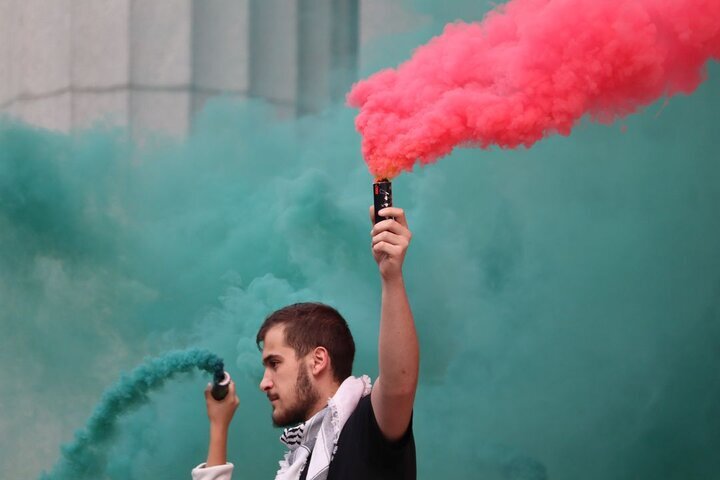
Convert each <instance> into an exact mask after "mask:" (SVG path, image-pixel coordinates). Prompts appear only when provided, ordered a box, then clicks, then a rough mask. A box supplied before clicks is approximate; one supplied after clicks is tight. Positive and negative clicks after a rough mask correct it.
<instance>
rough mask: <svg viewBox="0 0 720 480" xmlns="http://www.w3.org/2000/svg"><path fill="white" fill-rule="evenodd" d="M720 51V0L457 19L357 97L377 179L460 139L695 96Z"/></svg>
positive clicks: (561, 125) (543, 5)
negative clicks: (473, 20) (475, 20)
mask: <svg viewBox="0 0 720 480" xmlns="http://www.w3.org/2000/svg"><path fill="white" fill-rule="evenodd" d="M711 58H712V59H716V60H717V59H720V0H513V1H511V2H509V3H507V4H506V5H503V6H501V7H499V8H497V9H496V10H494V11H492V12H490V13H489V14H488V15H487V16H486V17H485V19H484V20H483V21H482V23H475V24H465V23H461V22H458V23H455V24H449V25H447V26H446V27H445V31H444V32H443V34H442V35H440V36H438V37H435V38H433V39H432V40H431V41H430V42H429V43H427V44H426V45H423V46H422V47H420V48H418V49H417V50H416V51H415V54H414V55H413V57H412V58H411V59H410V60H409V61H407V62H405V63H404V64H402V65H400V66H399V67H398V68H397V69H396V70H393V69H387V70H383V71H381V72H379V73H377V74H375V75H373V76H371V77H370V78H369V79H367V80H363V81H361V82H359V83H357V84H356V85H355V86H354V87H353V89H352V91H351V92H350V93H349V94H348V103H349V104H350V105H352V106H354V107H359V108H360V113H359V114H358V116H357V119H356V121H355V125H356V127H357V129H358V131H360V133H361V134H362V136H363V155H364V156H365V160H366V161H367V163H368V166H369V168H370V172H371V173H372V174H373V175H375V176H376V177H378V178H380V177H388V178H391V177H393V176H395V175H397V174H398V173H400V172H401V171H402V170H411V169H412V168H413V165H414V164H415V162H416V161H418V160H419V161H420V162H422V163H429V162H432V161H434V160H436V159H437V158H439V157H441V156H443V155H447V154H448V153H450V152H451V151H452V149H453V148H454V147H455V146H457V145H463V146H467V145H473V146H480V147H488V146H490V145H493V144H494V145H499V146H501V147H508V148H513V147H517V146H519V145H524V146H526V147H529V146H531V145H532V144H533V143H535V142H537V141H538V140H540V139H541V138H543V137H544V136H545V135H549V134H552V133H560V134H561V135H568V134H569V133H570V130H571V129H572V127H573V125H575V123H576V122H577V121H578V120H579V119H580V118H581V117H582V116H583V115H585V114H586V113H589V114H590V115H591V116H592V117H593V118H595V119H596V120H599V121H604V122H609V121H612V120H613V119H615V118H617V117H622V116H625V115H628V114H630V113H632V112H634V111H636V110H637V109H638V108H639V107H642V106H644V105H648V104H649V103H651V102H653V101H654V100H656V99H658V98H659V97H661V96H664V95H665V96H672V95H675V94H677V93H686V94H687V93H690V92H692V91H693V90H694V89H695V88H696V87H697V86H698V85H699V84H700V82H702V80H703V79H704V76H705V69H704V64H705V63H706V62H707V61H708V60H709V59H711Z"/></svg>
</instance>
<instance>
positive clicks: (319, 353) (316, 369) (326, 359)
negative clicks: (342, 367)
mask: <svg viewBox="0 0 720 480" xmlns="http://www.w3.org/2000/svg"><path fill="white" fill-rule="evenodd" d="M310 362H311V364H310V368H311V370H312V374H313V375H319V374H321V373H322V372H323V371H325V370H328V369H329V368H330V354H329V353H328V351H327V349H326V348H325V347H315V349H314V350H313V351H312V355H311V356H310Z"/></svg>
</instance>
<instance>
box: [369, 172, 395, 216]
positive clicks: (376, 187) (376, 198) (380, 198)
mask: <svg viewBox="0 0 720 480" xmlns="http://www.w3.org/2000/svg"><path fill="white" fill-rule="evenodd" d="M373 203H374V204H375V223H378V222H381V221H383V220H385V219H387V218H389V217H381V216H380V215H378V212H379V211H380V210H382V209H383V208H386V207H392V182H391V181H390V180H388V179H387V178H383V179H381V180H378V181H377V182H376V183H373Z"/></svg>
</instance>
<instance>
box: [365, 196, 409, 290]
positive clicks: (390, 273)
mask: <svg viewBox="0 0 720 480" xmlns="http://www.w3.org/2000/svg"><path fill="white" fill-rule="evenodd" d="M378 213H379V214H380V216H383V217H391V218H388V219H387V220H383V221H381V222H378V223H376V224H375V225H374V226H373V228H372V230H371V232H370V235H371V236H372V252H373V257H374V258H375V261H376V262H377V264H378V268H379V269H380V275H381V276H382V278H383V280H389V279H395V278H400V277H401V276H402V264H403V261H404V260H405V253H406V252H407V249H408V245H410V240H411V239H412V233H410V230H409V229H408V225H407V220H406V219H405V212H404V211H403V210H402V209H401V208H395V207H387V208H383V209H382V210H380V211H379V212H378ZM374 219H375V207H373V206H371V207H370V221H371V222H372V221H374Z"/></svg>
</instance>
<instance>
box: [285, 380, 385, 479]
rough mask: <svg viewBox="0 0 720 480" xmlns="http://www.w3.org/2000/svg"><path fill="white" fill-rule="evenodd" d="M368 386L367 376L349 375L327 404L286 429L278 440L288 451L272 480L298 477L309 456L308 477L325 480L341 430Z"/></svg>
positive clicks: (367, 390)
mask: <svg viewBox="0 0 720 480" xmlns="http://www.w3.org/2000/svg"><path fill="white" fill-rule="evenodd" d="M371 388H372V386H371V384H370V378H369V377H368V376H367V375H363V376H362V377H360V378H357V377H348V378H347V379H345V381H344V382H343V383H342V384H341V385H340V388H338V391H337V392H336V393H335V395H333V397H332V398H331V399H330V400H328V404H327V407H325V408H324V409H322V410H320V411H319V412H318V413H316V414H315V415H313V416H312V417H311V418H310V419H309V420H307V421H306V422H304V423H301V424H300V425H298V426H297V427H292V428H286V429H285V431H284V432H283V434H282V436H280V441H281V442H282V443H284V444H285V445H287V447H288V451H287V452H286V453H285V457H284V458H283V459H282V460H281V461H280V469H279V470H278V472H277V475H276V476H275V480H298V479H299V478H300V474H301V473H302V471H303V467H305V463H307V459H308V457H310V465H308V472H307V480H325V479H326V478H327V474H328V470H329V469H330V461H331V460H332V457H333V455H334V454H335V450H337V442H338V438H339V437H340V432H341V431H342V429H343V427H344V426H345V422H346V421H347V419H348V418H349V417H350V415H351V414H352V412H353V411H355V407H357V404H358V402H359V401H360V399H361V398H362V397H364V396H366V395H368V394H369V393H370V390H371ZM310 453H312V457H311V456H310Z"/></svg>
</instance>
